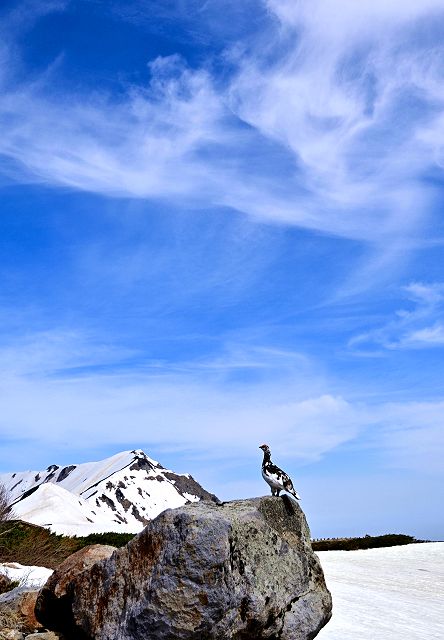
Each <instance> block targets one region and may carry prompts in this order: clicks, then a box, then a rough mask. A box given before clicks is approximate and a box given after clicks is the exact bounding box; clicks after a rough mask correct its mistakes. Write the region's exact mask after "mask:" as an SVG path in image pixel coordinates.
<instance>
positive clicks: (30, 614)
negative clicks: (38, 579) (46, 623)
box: [0, 586, 42, 631]
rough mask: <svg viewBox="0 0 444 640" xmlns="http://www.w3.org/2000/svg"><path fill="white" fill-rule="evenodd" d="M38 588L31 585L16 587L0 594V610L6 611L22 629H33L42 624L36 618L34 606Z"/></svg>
mask: <svg viewBox="0 0 444 640" xmlns="http://www.w3.org/2000/svg"><path fill="white" fill-rule="evenodd" d="M38 593H39V592H38V590H37V589H33V588H32V587H26V586H23V587H16V588H15V589H12V590H11V591H8V592H7V593H3V594H2V595H1V596H0V611H3V612H5V611H7V612H8V617H12V618H13V619H14V620H15V622H16V623H17V624H18V625H19V626H20V628H21V629H22V630H25V631H34V630H35V629H41V628H42V625H41V624H40V623H39V622H38V621H37V620H36V617H35V614H34V607H35V603H36V600H37V596H38Z"/></svg>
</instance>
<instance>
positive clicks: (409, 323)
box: [349, 282, 444, 353]
mask: <svg viewBox="0 0 444 640" xmlns="http://www.w3.org/2000/svg"><path fill="white" fill-rule="evenodd" d="M404 295H405V297H406V298H407V299H408V300H410V302H411V303H413V305H414V308H413V309H410V310H409V309H399V310H398V311H397V312H396V314H395V318H393V319H391V320H390V321H389V322H387V323H386V324H385V325H383V326H382V327H378V328H377V329H374V330H372V331H368V332H365V333H362V334H359V335H357V336H354V337H353V338H352V339H351V340H350V341H349V346H350V347H352V348H353V349H356V350H358V352H359V350H360V349H364V353H366V349H370V350H371V349H374V348H375V346H377V347H383V348H384V349H389V350H396V349H426V348H432V347H439V346H443V345H444V284H443V283H440V282H439V283H431V284H424V283H421V282H413V283H411V284H409V285H408V286H406V287H404Z"/></svg>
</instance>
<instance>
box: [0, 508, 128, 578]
mask: <svg viewBox="0 0 444 640" xmlns="http://www.w3.org/2000/svg"><path fill="white" fill-rule="evenodd" d="M133 537H134V534H132V533H114V532H110V533H93V534H91V535H89V536H82V537H70V536H62V535H57V534H55V533H51V532H50V531H48V529H45V528H44V527H39V526H38V525H36V524H30V523H29V522H23V521H22V520H6V521H4V522H0V562H19V563H20V564H24V565H36V566H39V567H47V568H48V569H54V568H55V567H56V566H57V565H59V564H60V563H61V562H63V560H65V559H66V558H67V557H68V556H70V555H71V554H72V553H74V552H75V551H78V550H79V549H82V548H83V547H86V546H88V545H90V544H109V545H112V546H113V547H122V546H124V545H125V544H126V543H127V542H129V540H131V538H133Z"/></svg>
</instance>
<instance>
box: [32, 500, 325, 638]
mask: <svg viewBox="0 0 444 640" xmlns="http://www.w3.org/2000/svg"><path fill="white" fill-rule="evenodd" d="M57 573H58V574H59V575H60V580H61V581H62V580H63V588H62V589H58V587H57V580H56V581H55V580H54V576H52V578H51V579H50V581H49V582H48V583H47V585H45V587H44V588H43V589H42V591H41V592H40V596H39V598H38V601H37V606H36V615H37V618H38V619H39V620H40V621H41V622H42V624H44V626H45V627H46V628H49V629H54V630H56V631H60V632H63V633H64V635H65V636H66V637H67V638H72V639H73V640H91V639H92V640H116V639H118V640H228V639H230V640H260V639H261V638H269V639H270V640H271V639H273V640H277V639H278V638H279V639H280V640H290V639H291V640H311V639H312V638H314V637H315V636H316V635H317V633H318V632H319V630H320V629H321V628H322V627H323V626H324V625H325V624H326V623H327V622H328V620H329V618H330V616H331V597H330V593H329V591H328V590H327V588H326V585H325V581H324V575H323V572H322V569H321V566H320V563H319V560H318V558H317V556H316V555H315V554H314V553H313V551H312V549H311V544H310V533H309V529H308V526H307V523H306V520H305V516H304V514H303V512H302V510H301V509H300V507H299V505H298V504H297V503H296V502H295V501H293V500H291V499H290V498H288V497H286V496H285V497H280V498H277V497H266V498H254V499H251V500H237V501H234V502H227V503H222V504H219V505H218V504H214V503H210V502H198V503H193V504H188V505H185V506H184V507H180V508H178V509H169V510H167V511H164V512H163V513H161V514H160V515H159V516H158V517H157V518H156V519H155V520H153V521H152V522H150V523H149V525H148V526H147V527H146V528H145V529H144V530H143V531H142V532H141V533H140V534H139V535H138V536H136V537H135V538H134V539H133V540H132V541H131V542H129V544H128V545H127V546H126V547H123V548H121V549H118V550H116V551H114V553H112V555H111V556H110V557H109V558H105V559H103V560H101V561H99V562H97V563H96V564H94V565H93V566H91V567H89V568H87V569H85V570H83V571H80V572H75V571H74V572H72V578H71V579H70V580H68V581H67V580H66V578H63V577H62V575H61V574H62V573H63V571H62V567H59V569H58V572H57ZM57 593H58V594H59V597H58V596H57Z"/></svg>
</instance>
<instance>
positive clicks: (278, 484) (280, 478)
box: [259, 444, 301, 500]
mask: <svg viewBox="0 0 444 640" xmlns="http://www.w3.org/2000/svg"><path fill="white" fill-rule="evenodd" d="M259 449H262V451H263V452H264V459H263V461H262V477H263V479H264V480H265V482H267V483H268V484H269V485H270V487H271V495H272V496H278V495H279V494H280V492H281V491H287V493H290V494H291V495H292V496H294V497H295V498H296V499H297V500H300V499H301V496H300V495H298V493H297V492H296V491H295V488H294V487H293V483H292V481H291V478H289V476H288V475H287V474H286V473H285V471H282V469H279V467H277V466H276V465H275V464H273V463H272V461H271V451H270V447H269V446H268V445H267V444H262V445H261V446H260V447H259Z"/></svg>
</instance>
